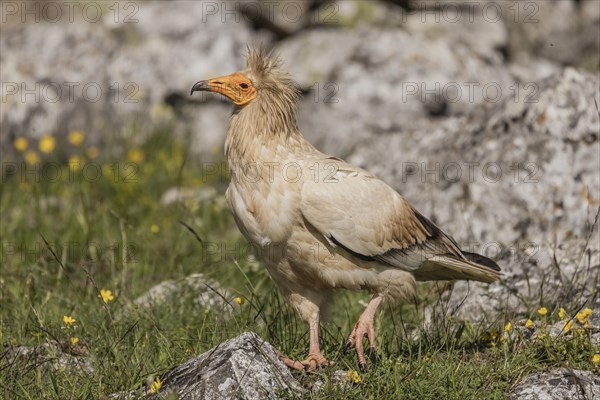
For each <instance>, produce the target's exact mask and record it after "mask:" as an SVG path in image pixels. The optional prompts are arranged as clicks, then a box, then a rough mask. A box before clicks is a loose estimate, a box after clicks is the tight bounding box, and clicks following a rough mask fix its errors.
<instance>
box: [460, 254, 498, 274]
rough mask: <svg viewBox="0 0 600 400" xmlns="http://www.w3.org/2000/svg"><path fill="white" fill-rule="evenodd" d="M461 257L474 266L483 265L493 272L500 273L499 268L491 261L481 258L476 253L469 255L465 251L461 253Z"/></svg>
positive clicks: (484, 257)
mask: <svg viewBox="0 0 600 400" xmlns="http://www.w3.org/2000/svg"><path fill="white" fill-rule="evenodd" d="M462 253H463V255H464V256H465V257H466V258H467V260H469V261H472V262H474V263H475V264H479V265H483V266H485V267H488V268H491V269H493V270H494V271H500V267H499V266H498V264H496V263H495V262H494V261H493V260H490V259H489V258H487V257H486V256H482V255H481V254H477V253H469V252H467V251H463V252H462Z"/></svg>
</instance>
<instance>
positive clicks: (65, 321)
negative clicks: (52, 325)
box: [63, 315, 77, 325]
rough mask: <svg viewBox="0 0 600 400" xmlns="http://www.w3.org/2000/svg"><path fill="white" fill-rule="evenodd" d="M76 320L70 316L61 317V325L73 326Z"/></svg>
mask: <svg viewBox="0 0 600 400" xmlns="http://www.w3.org/2000/svg"><path fill="white" fill-rule="evenodd" d="M75 322H77V320H76V319H75V318H73V317H71V316H70V315H65V316H63V324H65V325H73V324H74V323H75Z"/></svg>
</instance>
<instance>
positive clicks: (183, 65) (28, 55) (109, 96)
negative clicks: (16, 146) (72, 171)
mask: <svg viewBox="0 0 600 400" xmlns="http://www.w3.org/2000/svg"><path fill="white" fill-rule="evenodd" d="M56 4H57V6H58V5H59V3H56ZM61 4H62V3H61ZM211 4H212V3H211ZM214 4H215V5H217V6H218V7H225V6H224V3H216V2H215V3H214ZM63 6H64V5H63ZM64 7H65V8H64V9H63V10H62V11H63V12H62V15H63V16H65V17H64V18H61V19H59V20H58V21H57V22H51V21H45V20H42V21H40V22H38V23H22V22H21V18H20V15H17V16H16V17H14V18H10V19H9V21H8V22H7V23H6V24H4V23H3V24H2V35H0V51H1V53H2V55H3V56H2V57H1V58H0V71H2V72H1V77H2V82H3V85H8V84H10V85H14V87H13V86H11V87H10V88H8V87H7V88H8V89H10V92H7V93H3V95H5V99H3V103H2V108H1V110H0V123H1V124H2V132H3V135H6V134H8V135H9V137H14V136H22V135H24V136H27V137H33V138H38V137H40V136H41V135H43V134H46V133H53V134H55V135H57V136H59V137H60V136H63V135H66V133H68V132H69V131H70V130H74V129H77V130H81V131H83V132H85V133H86V135H87V138H88V143H94V142H96V143H97V142H100V141H101V138H102V136H104V135H106V134H108V133H110V134H113V135H114V132H123V131H125V132H126V131H127V129H128V128H130V127H133V126H135V128H136V132H140V134H141V135H143V134H146V133H149V132H152V131H153V130H155V129H159V128H161V127H165V126H166V127H171V128H173V130H174V131H175V132H176V133H189V132H193V133H194V134H195V133H197V132H198V133H199V138H198V139H197V140H194V141H195V142H196V143H204V144H205V145H206V143H207V140H206V139H207V137H208V136H210V135H209V134H213V133H214V132H225V131H226V129H227V118H226V115H227V113H228V112H229V110H230V109H231V107H230V105H228V104H225V103H223V102H218V101H216V100H214V99H216V98H217V96H208V97H205V98H203V99H202V100H203V101H202V100H199V99H200V97H199V96H196V97H194V98H193V100H194V102H198V101H202V105H205V104H207V107H202V106H200V107H198V106H196V107H194V109H193V112H190V113H185V112H181V113H179V109H180V108H182V106H181V104H185V103H186V102H187V101H188V99H189V90H190V88H191V86H192V85H193V84H194V83H195V82H196V81H198V80H201V79H207V78H209V77H213V76H215V75H217V74H224V73H227V72H233V71H235V70H238V69H240V68H241V67H243V65H244V53H245V49H246V45H247V44H248V43H253V42H254V41H255V40H256V41H257V42H263V43H265V44H268V43H269V42H270V37H269V36H268V35H265V34H260V33H254V32H253V31H252V30H251V29H250V27H249V26H248V24H247V23H246V22H244V21H243V20H242V21H239V22H236V20H235V19H234V18H226V19H225V21H223V20H222V17H223V16H224V14H223V13H224V10H222V9H220V8H219V9H218V10H217V12H216V13H214V14H213V13H209V12H208V11H207V10H206V7H207V4H206V3H203V2H193V3H189V4H188V3H184V2H142V3H139V4H136V7H138V8H137V9H136V10H135V14H134V15H130V13H131V11H132V10H126V11H128V12H123V10H121V14H119V15H120V17H119V18H116V17H115V15H114V13H112V14H111V12H110V11H109V10H104V11H105V12H103V13H102V14H101V15H102V18H101V19H100V20H99V21H97V22H89V21H87V20H86V19H84V18H83V17H82V13H77V12H76V13H74V17H73V19H72V20H70V19H69V18H67V17H66V16H68V15H69V11H68V9H67V8H66V6H64ZM128 16H129V17H130V18H129V19H128V18H127V17H128ZM115 18H116V22H115ZM131 19H135V21H130V20H131ZM9 54H10V57H9V56H5V55H9ZM13 89H15V90H16V93H14V94H13ZM25 90H30V91H32V93H30V94H26V92H25ZM3 91H4V86H3ZM5 100H6V101H5ZM219 113H222V114H223V116H225V117H224V118H219V119H214V118H211V116H213V115H219ZM207 119H208V122H207ZM211 127H212V128H211ZM207 135H208V136H207ZM219 138H220V137H219V136H218V135H217V139H219ZM208 145H209V146H211V147H212V146H213V143H211V142H209V143H208ZM194 146H195V148H196V149H198V150H199V151H200V152H201V153H202V154H208V155H210V154H211V151H213V149H212V148H210V147H201V146H202V145H201V144H196V145H194ZM67 148H68V147H67Z"/></svg>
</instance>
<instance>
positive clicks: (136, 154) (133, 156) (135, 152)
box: [127, 149, 144, 164]
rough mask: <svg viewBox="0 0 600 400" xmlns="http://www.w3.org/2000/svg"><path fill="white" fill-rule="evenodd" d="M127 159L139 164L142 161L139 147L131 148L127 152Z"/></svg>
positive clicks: (141, 152)
mask: <svg viewBox="0 0 600 400" xmlns="http://www.w3.org/2000/svg"><path fill="white" fill-rule="evenodd" d="M127 159H128V160H129V161H131V162H132V163H136V164H139V163H141V162H142V161H144V152H143V151H142V150H140V149H131V150H129V151H128V152H127Z"/></svg>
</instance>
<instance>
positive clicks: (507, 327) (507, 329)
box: [504, 322, 512, 332]
mask: <svg viewBox="0 0 600 400" xmlns="http://www.w3.org/2000/svg"><path fill="white" fill-rule="evenodd" d="M511 329H512V324H511V323H510V322H508V323H507V324H506V325H504V332H510V330H511Z"/></svg>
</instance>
